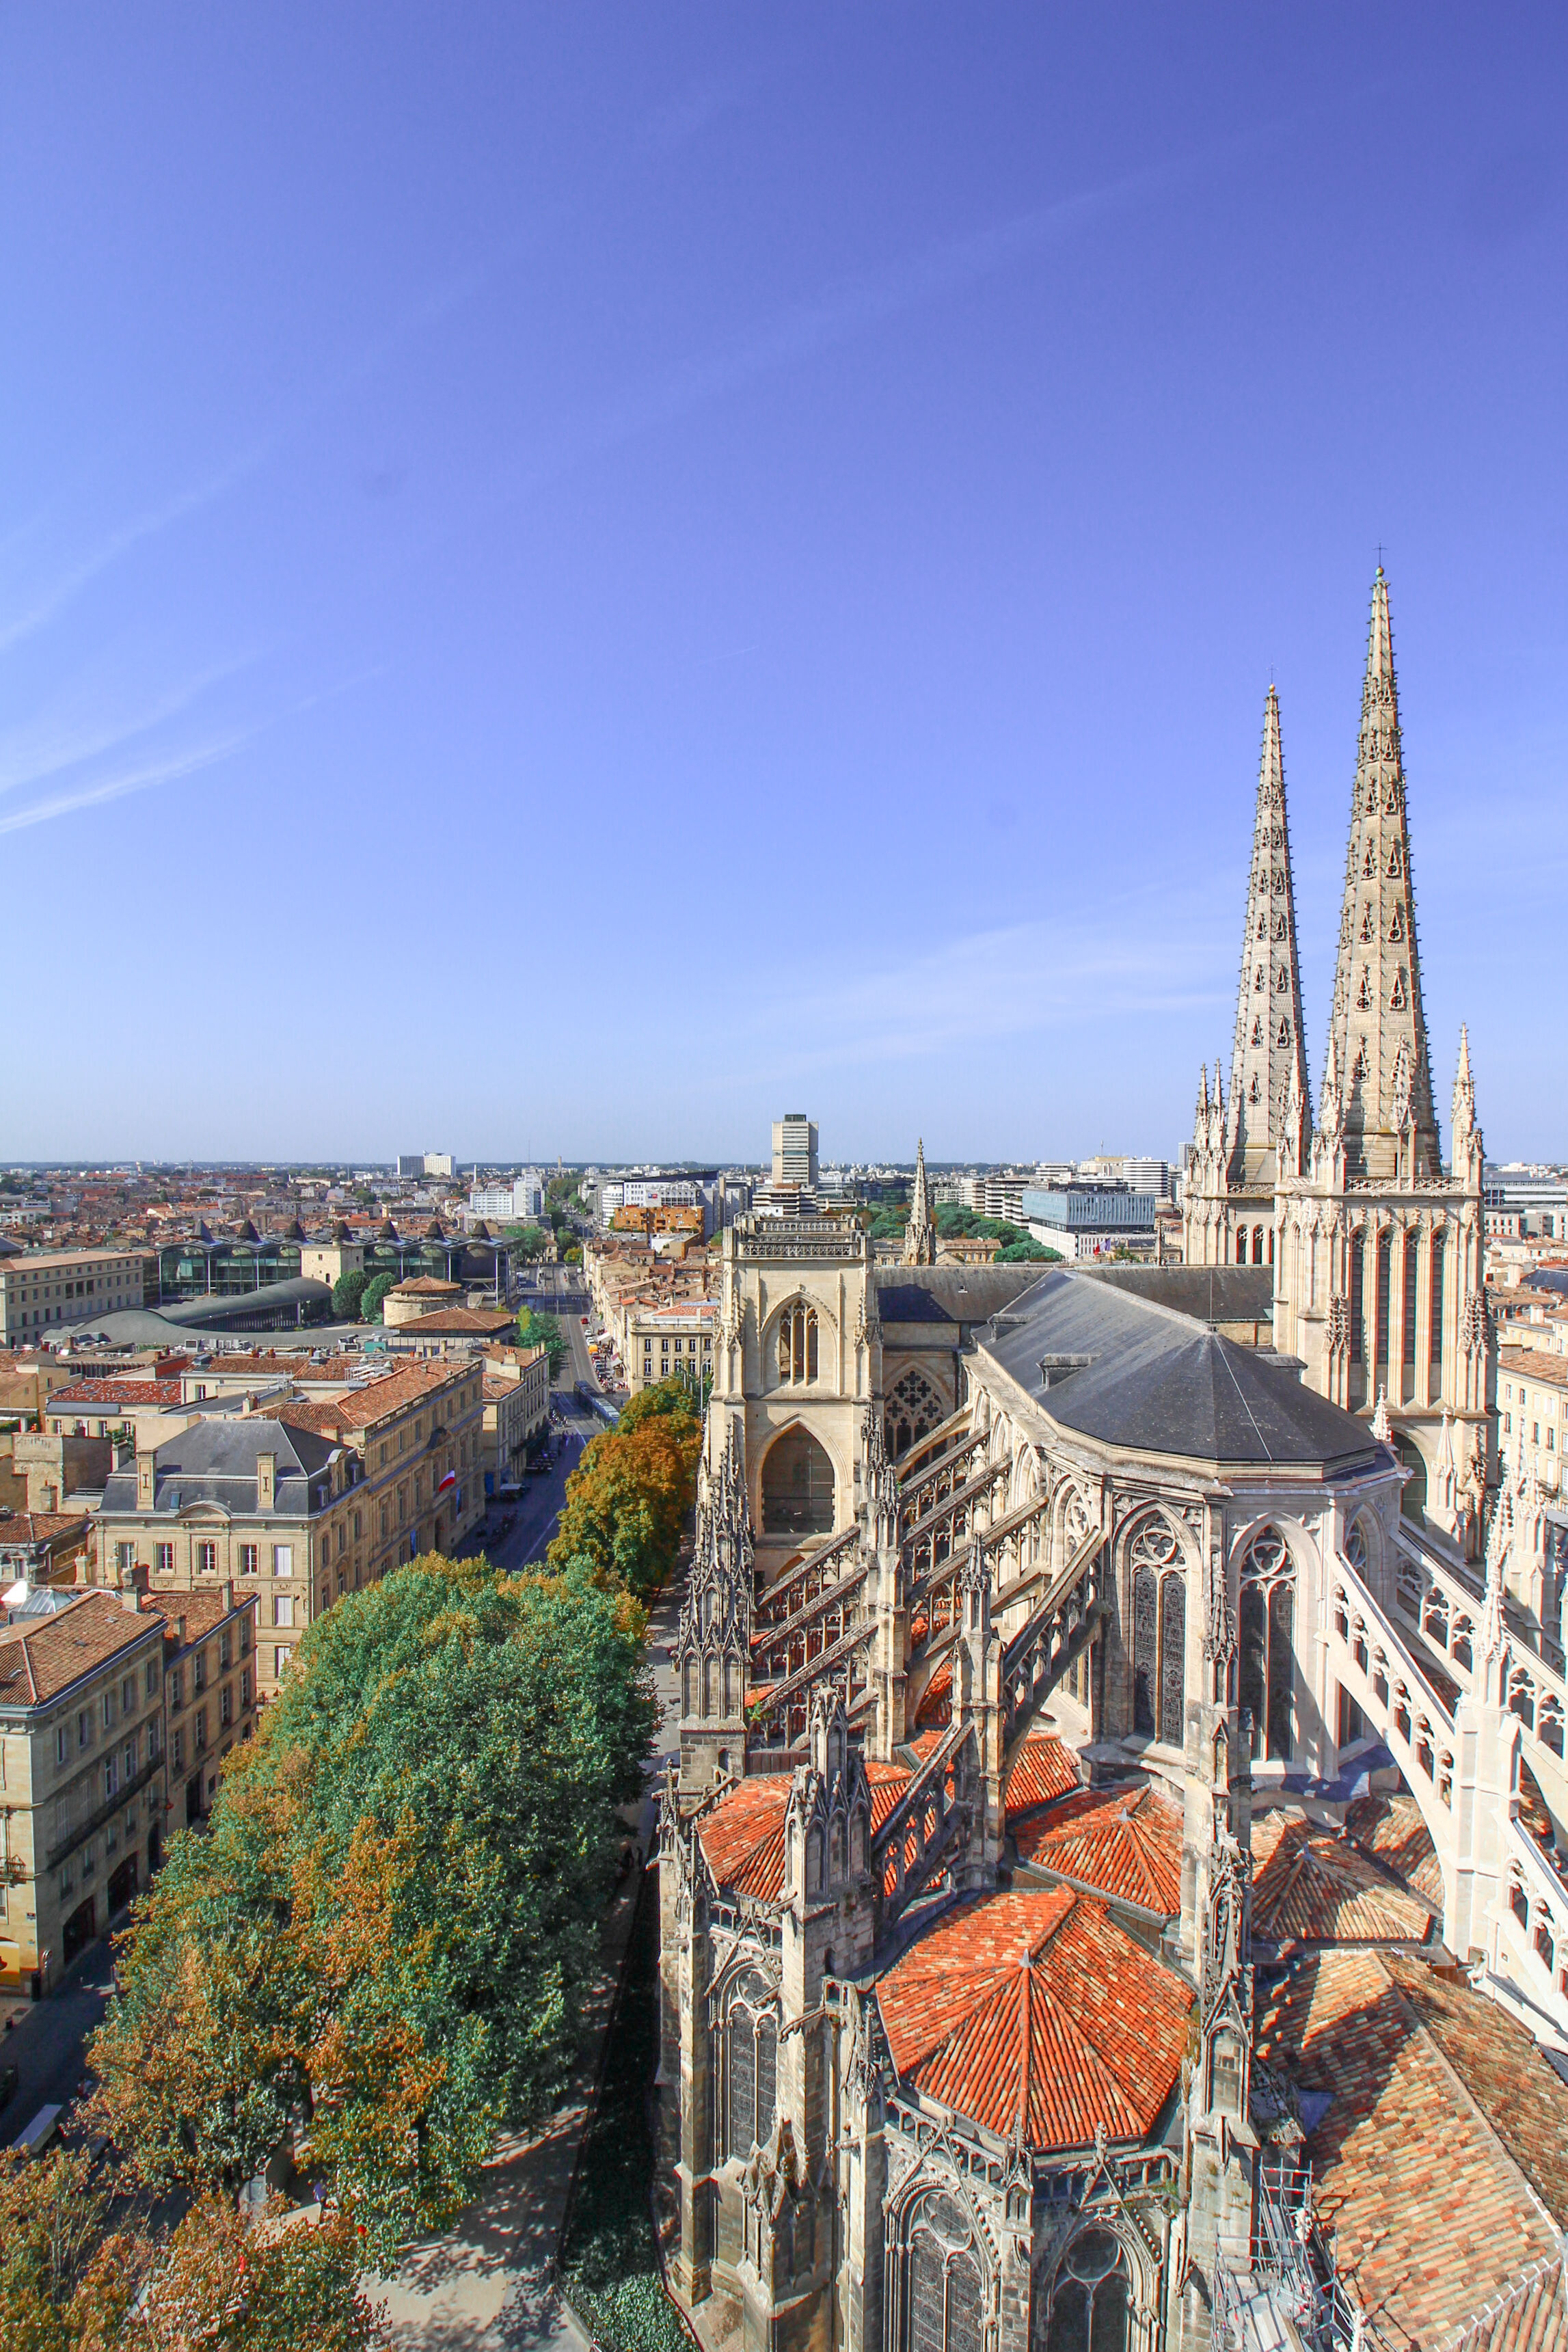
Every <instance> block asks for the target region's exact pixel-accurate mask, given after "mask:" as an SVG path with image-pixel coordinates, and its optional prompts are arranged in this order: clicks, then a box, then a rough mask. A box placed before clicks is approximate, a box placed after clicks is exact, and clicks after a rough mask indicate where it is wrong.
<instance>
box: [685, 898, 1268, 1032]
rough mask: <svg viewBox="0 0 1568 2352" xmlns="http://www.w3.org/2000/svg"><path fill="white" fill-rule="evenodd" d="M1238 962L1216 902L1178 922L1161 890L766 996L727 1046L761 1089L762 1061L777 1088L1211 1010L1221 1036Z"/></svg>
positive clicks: (1190, 910) (1190, 906) (1201, 904)
mask: <svg viewBox="0 0 1568 2352" xmlns="http://www.w3.org/2000/svg"><path fill="white" fill-rule="evenodd" d="M1234 961H1235V957H1234V954H1233V952H1232V943H1231V942H1230V940H1229V938H1228V924H1227V923H1226V919H1225V910H1224V909H1223V908H1222V907H1221V904H1220V902H1219V900H1218V898H1217V897H1216V898H1215V899H1214V901H1213V903H1212V905H1211V904H1210V903H1209V902H1208V900H1207V898H1205V896H1204V895H1203V894H1199V895H1198V896H1197V897H1195V898H1193V897H1188V898H1186V899H1185V902H1184V907H1183V909H1182V911H1181V912H1180V914H1178V915H1176V916H1175V917H1173V914H1172V909H1171V901H1170V898H1169V897H1168V896H1167V895H1166V894H1165V893H1163V891H1161V892H1156V891H1155V890H1153V889H1152V888H1151V889H1150V890H1149V891H1148V892H1146V893H1145V892H1137V893H1126V894H1122V895H1121V896H1119V897H1117V898H1107V899H1104V900H1102V901H1100V903H1099V904H1098V905H1097V906H1096V907H1095V908H1094V910H1093V912H1092V914H1090V913H1087V912H1085V913H1079V914H1078V915H1069V916H1067V917H1064V918H1060V919H1058V918H1053V919H1050V920H1049V921H1041V922H1031V923H1017V924H1013V925H1010V926H1008V927H1006V928H1005V929H996V930H988V931H978V932H973V933H971V934H969V935H968V936H965V937H962V938H958V939H954V940H949V941H947V942H946V943H945V944H943V945H942V946H941V947H939V948H936V949H934V950H931V952H930V953H928V954H925V955H921V956H916V957H911V958H910V959H908V960H907V961H901V962H899V963H893V964H889V965H886V966H883V967H881V968H879V969H877V970H873V971H865V972H862V973H859V974H856V975H850V976H848V977H847V978H846V979H845V980H844V981H843V982H838V983H835V984H833V985H831V986H824V987H822V988H819V989H815V990H808V991H798V990H788V991H782V990H778V989H769V988H767V987H766V984H765V982H764V983H763V985H762V991H761V993H760V994H758V995H754V996H748V997H746V998H743V999H742V1000H741V1001H742V1003H743V1004H744V1005H745V1006H746V1008H747V1009H746V1011H745V1013H744V1014H743V1015H742V1019H741V1020H740V1021H739V1022H737V1023H735V1024H732V1025H731V1035H730V1043H731V1047H732V1049H733V1051H734V1052H735V1053H736V1055H743V1056H744V1057H745V1061H746V1066H747V1067H748V1070H749V1072H750V1073H751V1075H752V1076H754V1075H755V1065H756V1057H757V1056H758V1055H763V1056H764V1057H766V1058H767V1060H768V1062H769V1065H770V1066H771V1067H772V1068H773V1070H775V1071H776V1072H778V1073H779V1074H780V1075H782V1074H784V1073H785V1072H790V1071H798V1072H803V1073H804V1072H806V1071H810V1070H820V1069H826V1068H831V1067H835V1066H844V1065H849V1064H856V1063H879V1062H886V1061H889V1060H908V1059H911V1058H914V1057H917V1056H920V1055H927V1054H932V1053H941V1052H952V1050H954V1049H956V1048H962V1047H963V1046H964V1045H978V1044H982V1043H984V1042H988V1041H989V1042H994V1041H997V1040H1000V1039H1003V1038H1006V1037H1015V1036H1025V1035H1028V1034H1033V1033H1037V1032H1039V1031H1042V1030H1047V1029H1065V1028H1069V1027H1088V1026H1090V1025H1091V1024H1094V1023H1096V1022H1099V1021H1101V1020H1104V1019H1107V1018H1111V1017H1114V1018H1117V1019H1123V1018H1125V1017H1126V1016H1127V1015H1129V1014H1142V1015H1144V1016H1160V1015H1163V1014H1166V1013H1190V1012H1194V1011H1199V1010H1204V1009H1207V1008H1212V1009H1213V1010H1214V1011H1215V1013H1216V1015H1217V1016H1218V1018H1219V1024H1220V1026H1221V1027H1222V1028H1223V1027H1225V1026H1226V1025H1227V1024H1226V1019H1225V1015H1226V1007H1227V1005H1228V1003H1229V1002H1230V998H1231V994H1232V992H1233V990H1234V985H1235V973H1234V971H1233V970H1232V966H1233V964H1234ZM1216 1034H1217V1032H1216ZM1227 1050H1228V1048H1227Z"/></svg>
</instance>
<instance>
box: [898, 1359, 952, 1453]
mask: <svg viewBox="0 0 1568 2352" xmlns="http://www.w3.org/2000/svg"><path fill="white" fill-rule="evenodd" d="M941 1420H942V1399H941V1397H939V1396H938V1394H937V1392H936V1391H935V1389H934V1388H932V1386H931V1382H930V1381H928V1380H927V1378H926V1376H925V1374H924V1373H923V1372H922V1371H920V1370H916V1369H914V1368H913V1367H911V1369H910V1370H909V1371H907V1372H906V1373H905V1374H904V1376H903V1378H902V1380H901V1381H897V1382H896V1383H895V1384H894V1386H893V1388H892V1390H891V1391H890V1392H889V1397H888V1402H887V1408H886V1428H887V1439H888V1451H889V1454H891V1455H892V1456H893V1459H894V1460H895V1461H897V1460H898V1459H899V1457H900V1454H907V1453H908V1452H909V1450H910V1446H911V1445H918V1444H920V1442H921V1438H922V1437H925V1436H927V1435H928V1434H929V1433H930V1432H931V1430H933V1429H935V1427H936V1426H937V1424H938V1423H939V1422H940V1421H941Z"/></svg>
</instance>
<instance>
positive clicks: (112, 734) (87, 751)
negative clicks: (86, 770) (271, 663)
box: [0, 653, 259, 793]
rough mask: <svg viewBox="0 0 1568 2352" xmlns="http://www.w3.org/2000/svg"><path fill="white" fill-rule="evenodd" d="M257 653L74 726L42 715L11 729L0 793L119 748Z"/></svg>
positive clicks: (1, 747) (0, 762)
mask: <svg viewBox="0 0 1568 2352" xmlns="http://www.w3.org/2000/svg"><path fill="white" fill-rule="evenodd" d="M258 658H259V656H258V655H256V654H254V653H249V654H243V655H241V656H238V657H237V658H236V659H234V660H231V661H225V662H217V663H215V664H214V665H213V666H212V667H210V668H208V669H205V670H200V671H198V672H197V673H196V675H195V677H187V678H184V679H182V680H181V682H180V683H179V684H178V685H176V686H171V687H169V688H165V690H164V691H163V693H162V694H161V695H160V696H158V698H156V700H155V701H153V702H151V703H149V704H146V705H144V706H143V707H142V709H140V710H137V711H133V712H132V713H131V714H130V715H129V716H125V717H114V718H105V719H97V720H89V721H88V722H86V723H84V724H79V725H78V726H77V727H75V728H74V729H72V728H69V727H62V726H61V725H60V724H59V723H58V721H55V720H52V719H43V720H39V721H37V722H36V723H35V724H34V725H33V726H31V727H26V728H18V729H16V730H13V732H12V734H11V735H10V736H9V738H7V739H5V740H0V793H16V792H22V791H25V790H26V789H27V788H28V787H30V786H32V785H34V784H40V783H44V782H47V780H48V779H49V778H50V777H51V776H58V775H63V774H64V773H65V772H67V771H68V769H71V768H79V767H82V766H84V765H85V764H86V763H87V762H88V761H91V760H100V759H103V758H105V757H107V756H108V755H109V754H110V753H111V752H116V751H123V750H124V748H125V747H126V745H127V744H130V743H133V742H135V741H137V740H138V739H139V738H140V737H142V736H143V735H148V734H151V733H152V732H153V730H154V729H155V728H158V727H162V726H163V725H164V724H165V723H166V722H167V721H168V720H169V719H175V718H178V717H179V715H180V713H181V712H182V711H184V710H188V709H190V708H191V706H192V704H193V703H195V702H198V701H200V699H201V698H202V697H203V696H204V695H205V694H206V693H207V692H208V691H209V690H210V689H211V688H213V687H215V686H220V685H222V684H224V683H225V682H226V680H227V679H229V678H231V677H237V676H238V675H239V674H240V673H241V672H242V671H244V670H247V669H248V668H250V667H252V665H253V664H254V663H255V662H256V661H257V660H258Z"/></svg>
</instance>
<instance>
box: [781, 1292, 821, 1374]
mask: <svg viewBox="0 0 1568 2352" xmlns="http://www.w3.org/2000/svg"><path fill="white" fill-rule="evenodd" d="M779 1378H780V1380H781V1381H790V1382H792V1383H793V1382H795V1381H814V1380H815V1379H816V1307H805V1306H800V1305H797V1306H795V1307H785V1308H784V1313H783V1314H782V1315H781V1316H780V1317H779Z"/></svg>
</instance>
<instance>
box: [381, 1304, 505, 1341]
mask: <svg viewBox="0 0 1568 2352" xmlns="http://www.w3.org/2000/svg"><path fill="white" fill-rule="evenodd" d="M516 1321H517V1317H516V1315H515V1314H513V1313H512V1312H511V1310H510V1308H508V1307H437V1308H436V1309H435V1310H434V1312H433V1313H431V1314H429V1315H418V1316H416V1318H415V1319H414V1321H413V1322H412V1323H403V1324H400V1325H399V1326H398V1328H399V1330H400V1331H402V1333H403V1334H404V1336H405V1338H407V1339H416V1340H417V1339H473V1338H479V1339H487V1338H488V1339H494V1338H495V1337H496V1336H497V1334H498V1333H500V1332H501V1331H504V1330H506V1329H507V1328H509V1327H510V1325H512V1324H514V1323H515V1322H516Z"/></svg>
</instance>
